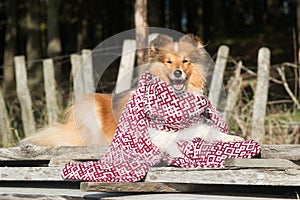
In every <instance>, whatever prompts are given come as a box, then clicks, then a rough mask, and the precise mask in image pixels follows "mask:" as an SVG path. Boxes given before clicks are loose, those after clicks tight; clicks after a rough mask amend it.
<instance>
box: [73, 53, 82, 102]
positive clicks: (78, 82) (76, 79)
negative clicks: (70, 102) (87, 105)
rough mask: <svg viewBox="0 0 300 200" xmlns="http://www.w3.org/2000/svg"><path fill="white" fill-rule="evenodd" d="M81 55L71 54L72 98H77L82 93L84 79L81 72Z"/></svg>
mask: <svg viewBox="0 0 300 200" xmlns="http://www.w3.org/2000/svg"><path fill="white" fill-rule="evenodd" d="M81 64H82V57H81V55H77V54H72V55H71V65H72V76H73V98H74V99H75V100H76V99H79V98H80V97H81V96H82V95H83V94H84V87H83V85H84V81H83V75H82V73H81V70H82V68H81Z"/></svg>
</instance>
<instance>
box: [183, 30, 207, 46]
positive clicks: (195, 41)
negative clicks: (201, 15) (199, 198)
mask: <svg viewBox="0 0 300 200" xmlns="http://www.w3.org/2000/svg"><path fill="white" fill-rule="evenodd" d="M179 42H188V43H190V44H192V45H194V46H196V47H197V48H203V44H202V41H201V39H200V38H199V37H197V36H196V35H194V34H191V33H189V34H186V35H184V36H182V37H181V38H180V40H179Z"/></svg>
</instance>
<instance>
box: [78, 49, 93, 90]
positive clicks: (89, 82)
mask: <svg viewBox="0 0 300 200" xmlns="http://www.w3.org/2000/svg"><path fill="white" fill-rule="evenodd" d="M81 54H82V61H83V62H82V70H81V73H83V81H84V85H83V87H84V93H85V94H92V93H94V92H95V84H94V73H93V54H92V51H91V50H89V49H83V50H82V51H81Z"/></svg>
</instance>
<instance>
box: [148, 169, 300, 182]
mask: <svg viewBox="0 0 300 200" xmlns="http://www.w3.org/2000/svg"><path fill="white" fill-rule="evenodd" d="M299 180H300V170H284V169H282V170H280V169H270V170H268V169H260V168H253V169H228V168H227V169H226V168H225V169H224V168H223V169H186V168H174V167H164V168H160V167H157V168H154V167H153V168H150V170H149V171H148V174H147V177H146V179H145V182H172V183H192V184H226V185H249V186H250V185H252V186H254V185H265V186H300V182H299Z"/></svg>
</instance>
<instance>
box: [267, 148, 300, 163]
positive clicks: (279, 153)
mask: <svg viewBox="0 0 300 200" xmlns="http://www.w3.org/2000/svg"><path fill="white" fill-rule="evenodd" d="M261 147H262V149H261V157H262V158H282V159H287V160H293V161H299V160H300V145H295V144H281V145H279V144H277V145H262V146H261Z"/></svg>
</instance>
